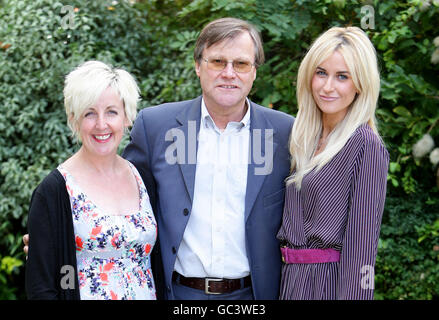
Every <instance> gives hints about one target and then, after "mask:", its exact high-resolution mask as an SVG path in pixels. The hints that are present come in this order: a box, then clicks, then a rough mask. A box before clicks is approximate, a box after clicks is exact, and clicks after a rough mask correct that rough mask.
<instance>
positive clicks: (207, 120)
mask: <svg viewBox="0 0 439 320" xmlns="http://www.w3.org/2000/svg"><path fill="white" fill-rule="evenodd" d="M245 103H246V104H247V112H246V113H245V115H244V117H243V118H242V119H241V121H239V122H238V123H239V124H240V129H242V128H245V127H248V126H249V125H250V101H249V100H248V98H245ZM201 124H202V125H204V127H205V128H207V127H208V125H209V124H210V125H213V127H216V125H215V122H214V121H213V119H212V117H211V116H210V114H209V111H208V110H207V107H206V104H205V103H204V98H202V99H201Z"/></svg>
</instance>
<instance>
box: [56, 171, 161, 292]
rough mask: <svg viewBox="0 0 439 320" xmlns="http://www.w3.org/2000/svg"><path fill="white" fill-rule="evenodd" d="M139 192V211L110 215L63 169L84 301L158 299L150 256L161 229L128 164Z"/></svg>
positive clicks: (136, 173) (138, 181) (141, 183)
mask: <svg viewBox="0 0 439 320" xmlns="http://www.w3.org/2000/svg"><path fill="white" fill-rule="evenodd" d="M129 165H130V168H131V170H132V172H133V174H134V176H135V178H136V181H137V185H138V188H139V198H140V206H139V208H140V210H139V211H138V212H133V213H130V214H127V215H109V214H106V213H105V212H102V210H101V209H100V208H99V207H98V206H96V205H95V204H94V203H93V202H92V201H91V200H90V199H89V198H88V197H87V195H86V194H85V193H84V192H83V191H82V190H81V188H80V187H79V186H78V184H77V183H76V182H75V179H74V178H73V176H72V175H71V174H70V173H69V172H67V171H66V170H65V169H64V168H62V167H61V166H59V167H58V170H59V171H60V172H61V174H62V175H63V177H64V179H65V180H66V187H67V191H68V193H69V196H70V204H71V207H72V214H73V225H74V232H75V241H76V260H77V267H78V277H79V289H80V296H81V300H134V299H137V300H155V299H156V293H155V286H154V280H153V276H152V273H151V261H150V252H151V250H152V247H153V246H154V243H155V241H156V238H157V224H156V221H155V218H154V214H153V212H152V208H151V204H150V202H149V196H148V193H147V191H146V188H145V185H144V184H143V181H142V179H141V177H140V175H139V173H138V172H137V170H136V168H135V167H134V166H133V165H132V164H131V163H129Z"/></svg>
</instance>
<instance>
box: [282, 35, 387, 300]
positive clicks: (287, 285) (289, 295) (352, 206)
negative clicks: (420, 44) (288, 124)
mask: <svg viewBox="0 0 439 320" xmlns="http://www.w3.org/2000/svg"><path fill="white" fill-rule="evenodd" d="M379 88H380V79H379V72H378V67H377V58H376V53H375V49H374V47H373V45H372V43H371V42H370V40H369V39H368V37H367V35H366V34H365V33H364V32H363V31H362V30H361V29H359V28H357V27H347V28H338V27H334V28H331V29H329V30H328V31H326V32H325V33H323V34H322V35H321V36H320V37H319V38H318V39H317V40H316V41H315V42H314V43H313V45H312V46H311V48H310V49H309V51H308V53H307V54H306V56H305V58H304V59H303V61H302V63H301V65H300V68H299V73H298V81H297V100H298V106H299V112H298V114H297V118H296V121H295V123H294V126H293V129H292V132H291V138H290V153H291V157H292V162H291V175H290V176H289V177H288V178H287V187H286V195H285V207H284V213H283V220H282V226H281V228H280V230H279V233H278V235H277V237H278V239H279V240H280V241H281V243H282V247H281V251H282V257H283V261H284V264H283V267H282V280H281V290H280V299H311V300H322V299H323V300H326V299H373V289H374V266H375V260H376V254H377V246H378V238H379V232H380V225H381V218H382V213H383V208H384V201H385V196H386V181H387V169H388V162H389V155H388V152H387V150H386V148H385V147H384V144H383V142H382V140H381V138H380V136H379V134H378V131H377V128H376V123H375V109H376V105H377V100H378V95H379Z"/></svg>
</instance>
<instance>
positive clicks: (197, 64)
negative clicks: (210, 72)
mask: <svg viewBox="0 0 439 320" xmlns="http://www.w3.org/2000/svg"><path fill="white" fill-rule="evenodd" d="M200 68H201V64H200V63H199V62H198V61H195V73H196V74H197V76H198V78H199V77H200Z"/></svg>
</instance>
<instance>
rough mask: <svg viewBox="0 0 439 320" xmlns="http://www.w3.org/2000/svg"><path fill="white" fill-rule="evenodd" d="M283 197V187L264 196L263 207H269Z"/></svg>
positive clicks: (281, 200) (282, 199) (280, 200)
mask: <svg viewBox="0 0 439 320" xmlns="http://www.w3.org/2000/svg"><path fill="white" fill-rule="evenodd" d="M284 198H285V188H282V189H281V190H279V191H276V192H274V193H271V194H269V195H267V196H265V197H264V207H269V206H272V205H274V204H278V203H281V202H283V201H284Z"/></svg>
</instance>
